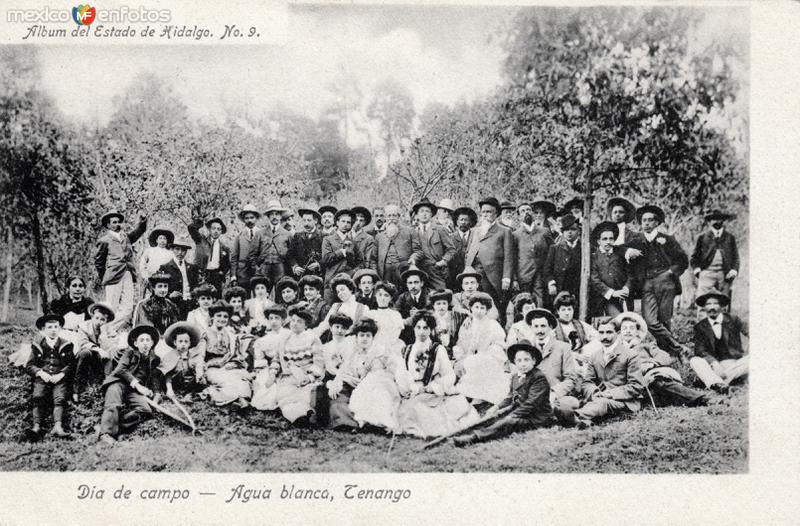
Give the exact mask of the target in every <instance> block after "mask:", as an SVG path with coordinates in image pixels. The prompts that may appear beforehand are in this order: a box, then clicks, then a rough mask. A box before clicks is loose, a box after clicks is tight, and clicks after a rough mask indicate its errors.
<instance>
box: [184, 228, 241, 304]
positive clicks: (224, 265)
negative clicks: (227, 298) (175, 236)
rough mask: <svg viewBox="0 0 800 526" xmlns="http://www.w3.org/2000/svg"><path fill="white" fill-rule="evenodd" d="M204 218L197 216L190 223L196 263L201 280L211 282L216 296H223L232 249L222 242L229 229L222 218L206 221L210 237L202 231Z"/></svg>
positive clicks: (229, 268)
mask: <svg viewBox="0 0 800 526" xmlns="http://www.w3.org/2000/svg"><path fill="white" fill-rule="evenodd" d="M202 226H203V220H202V219H200V218H195V219H194V221H193V222H192V223H191V224H190V225H189V227H188V229H189V235H190V236H191V237H192V241H194V245H195V249H194V264H195V266H196V267H197V269H198V271H199V274H200V276H199V277H200V281H201V282H206V283H210V284H211V285H214V287H215V288H216V294H215V297H216V298H217V299H219V298H221V297H222V288H223V285H224V284H225V278H226V277H227V275H228V272H230V270H231V251H230V249H229V248H228V247H227V246H226V245H225V244H224V243H223V242H222V235H223V234H225V233H226V232H227V231H228V228H227V227H226V226H225V223H223V222H222V219H220V218H218V217H214V218H212V219H209V220H208V221H206V223H205V226H206V229H207V230H208V237H206V236H204V235H203V234H201V233H200V227H202Z"/></svg>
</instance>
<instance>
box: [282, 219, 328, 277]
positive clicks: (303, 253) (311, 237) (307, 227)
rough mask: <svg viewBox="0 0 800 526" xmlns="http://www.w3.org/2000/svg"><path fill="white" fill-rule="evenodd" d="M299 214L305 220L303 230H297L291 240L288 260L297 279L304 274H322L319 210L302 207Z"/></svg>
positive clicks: (321, 236)
mask: <svg viewBox="0 0 800 526" xmlns="http://www.w3.org/2000/svg"><path fill="white" fill-rule="evenodd" d="M297 215H299V216H300V219H301V220H302V222H303V230H302V231H300V232H296V233H295V234H294V235H293V236H292V239H291V240H290V241H289V254H288V256H287V260H288V263H289V268H290V269H292V274H294V276H295V277H296V278H297V279H300V278H302V277H303V276H308V275H313V276H322V266H321V265H320V261H321V260H322V238H323V235H322V232H321V231H320V229H319V228H317V222H318V221H319V220H320V219H321V218H320V215H319V212H317V211H316V210H311V209H308V208H301V209H300V210H298V211H297Z"/></svg>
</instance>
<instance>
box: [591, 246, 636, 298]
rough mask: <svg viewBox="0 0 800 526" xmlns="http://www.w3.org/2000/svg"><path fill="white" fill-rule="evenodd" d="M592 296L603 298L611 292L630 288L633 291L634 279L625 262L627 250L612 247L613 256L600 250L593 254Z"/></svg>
mask: <svg viewBox="0 0 800 526" xmlns="http://www.w3.org/2000/svg"><path fill="white" fill-rule="evenodd" d="M589 279H590V283H591V286H592V294H593V295H595V296H598V297H603V296H604V295H605V294H606V293H607V292H608V291H609V290H610V291H615V290H620V289H622V288H623V287H628V290H629V291H630V290H632V288H633V285H632V282H633V278H632V276H631V275H630V272H629V268H628V263H627V262H626V261H625V248H623V247H620V246H615V247H612V250H611V254H604V253H602V252H600V251H599V250H595V251H594V252H593V253H592V268H591V274H590V278H589Z"/></svg>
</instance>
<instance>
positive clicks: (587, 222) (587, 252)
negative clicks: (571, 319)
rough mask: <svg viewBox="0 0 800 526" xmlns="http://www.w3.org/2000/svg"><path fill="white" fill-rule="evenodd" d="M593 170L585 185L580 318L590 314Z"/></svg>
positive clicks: (589, 173)
mask: <svg viewBox="0 0 800 526" xmlns="http://www.w3.org/2000/svg"><path fill="white" fill-rule="evenodd" d="M591 217H592V172H591V171H589V172H588V173H587V174H586V181H585V182H584V187H583V225H582V228H581V297H580V300H579V302H580V314H579V316H580V319H581V320H586V319H587V316H588V314H589V273H590V271H591V253H592V242H591V239H592V237H591V236H592V221H591Z"/></svg>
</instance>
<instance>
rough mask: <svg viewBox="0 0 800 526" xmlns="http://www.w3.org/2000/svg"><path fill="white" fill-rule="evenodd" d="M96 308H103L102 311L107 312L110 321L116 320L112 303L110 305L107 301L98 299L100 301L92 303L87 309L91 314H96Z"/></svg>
mask: <svg viewBox="0 0 800 526" xmlns="http://www.w3.org/2000/svg"><path fill="white" fill-rule="evenodd" d="M96 310H101V311H103V312H105V314H106V318H108V321H109V322H110V321H114V318H116V315H115V314H114V309H112V308H111V305H109V304H108V303H105V302H102V301H98V302H95V303H92V304H91V305H89V307H88V308H87V309H86V312H87V313H89V316H94V311H96Z"/></svg>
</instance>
